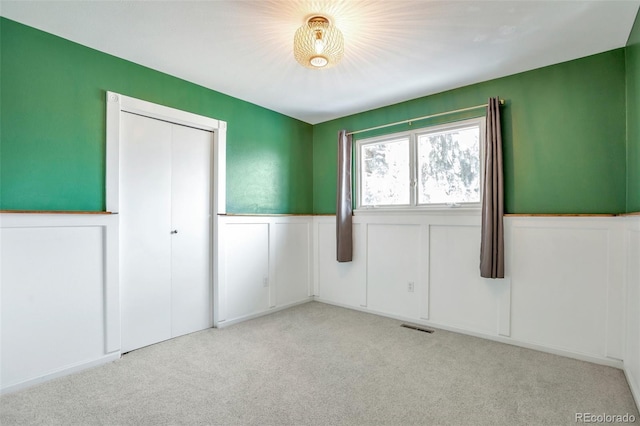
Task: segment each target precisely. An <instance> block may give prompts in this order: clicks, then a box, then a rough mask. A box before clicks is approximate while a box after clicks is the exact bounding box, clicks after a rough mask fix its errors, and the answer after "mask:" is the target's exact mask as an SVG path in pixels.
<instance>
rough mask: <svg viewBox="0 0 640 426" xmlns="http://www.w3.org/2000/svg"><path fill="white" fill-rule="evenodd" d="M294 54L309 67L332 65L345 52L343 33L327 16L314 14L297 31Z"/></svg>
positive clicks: (294, 38)
mask: <svg viewBox="0 0 640 426" xmlns="http://www.w3.org/2000/svg"><path fill="white" fill-rule="evenodd" d="M293 54H294V56H295V58H296V61H298V62H299V63H300V64H301V65H303V66H305V67H307V68H312V69H319V68H329V67H332V66H333V65H335V64H337V63H338V62H340V59H342V55H343V54H344V39H343V38H342V33H341V32H340V30H339V29H338V28H336V27H335V26H333V25H331V22H329V20H328V19H327V18H326V17H324V16H322V15H313V16H312V17H310V18H309V19H307V22H306V23H305V24H304V25H303V26H301V27H300V28H298V30H297V31H296V34H295V36H294V37H293Z"/></svg>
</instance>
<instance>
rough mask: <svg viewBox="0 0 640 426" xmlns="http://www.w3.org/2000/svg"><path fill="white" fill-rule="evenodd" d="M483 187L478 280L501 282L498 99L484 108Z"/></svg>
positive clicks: (492, 100) (502, 200)
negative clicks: (485, 122)
mask: <svg viewBox="0 0 640 426" xmlns="http://www.w3.org/2000/svg"><path fill="white" fill-rule="evenodd" d="M484 152H485V162H484V186H483V190H482V237H481V238H482V239H481V243H480V276H482V277H484V278H504V228H503V225H502V217H503V215H504V184H503V177H502V135H501V133H500V99H499V98H490V99H489V102H488V105H487V131H486V137H485V141H484Z"/></svg>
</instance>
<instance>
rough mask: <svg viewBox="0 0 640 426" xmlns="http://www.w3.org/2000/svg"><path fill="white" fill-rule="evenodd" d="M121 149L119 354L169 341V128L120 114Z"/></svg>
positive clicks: (150, 120)
mask: <svg viewBox="0 0 640 426" xmlns="http://www.w3.org/2000/svg"><path fill="white" fill-rule="evenodd" d="M122 123H123V128H122V135H121V144H120V212H119V213H120V291H121V302H122V314H121V315H122V351H123V352H127V351H129V350H132V349H136V348H139V347H142V346H146V345H150V344H152V343H156V342H159V341H162V340H166V339H169V338H171V316H170V312H171V234H170V229H171V192H170V191H169V190H168V188H170V187H171V151H172V149H171V127H172V125H171V124H169V123H166V122H163V121H158V120H152V119H150V118H145V117H140V116H137V115H133V114H123V116H122Z"/></svg>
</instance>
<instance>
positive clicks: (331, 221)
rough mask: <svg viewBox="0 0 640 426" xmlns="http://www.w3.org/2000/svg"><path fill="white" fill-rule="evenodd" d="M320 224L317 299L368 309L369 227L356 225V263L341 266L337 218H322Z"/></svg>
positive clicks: (317, 231)
mask: <svg viewBox="0 0 640 426" xmlns="http://www.w3.org/2000/svg"><path fill="white" fill-rule="evenodd" d="M316 220H317V222H316V227H315V229H316V231H315V240H316V242H317V243H316V254H315V258H316V262H315V264H316V265H317V267H316V273H315V288H316V290H315V294H316V296H318V297H319V299H320V300H323V301H327V302H331V303H336V304H339V305H345V306H357V307H364V306H367V287H366V277H367V270H366V266H367V245H366V232H365V231H366V229H365V226H363V225H360V224H357V223H354V224H353V246H354V247H353V261H352V262H338V261H337V260H336V258H337V248H336V221H335V217H324V216H320V217H318V218H317V219H316Z"/></svg>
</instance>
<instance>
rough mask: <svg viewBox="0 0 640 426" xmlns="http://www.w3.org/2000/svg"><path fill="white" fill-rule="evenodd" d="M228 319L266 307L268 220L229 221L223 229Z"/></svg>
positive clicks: (267, 299) (267, 305)
mask: <svg viewBox="0 0 640 426" xmlns="http://www.w3.org/2000/svg"><path fill="white" fill-rule="evenodd" d="M225 237H226V238H225V240H226V241H225V254H226V259H225V263H226V272H227V275H226V280H225V287H226V310H225V311H226V312H227V319H236V318H242V317H246V316H249V315H253V314H257V313H259V312H264V311H266V310H267V309H269V224H268V223H229V224H227V225H226V230H225Z"/></svg>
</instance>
